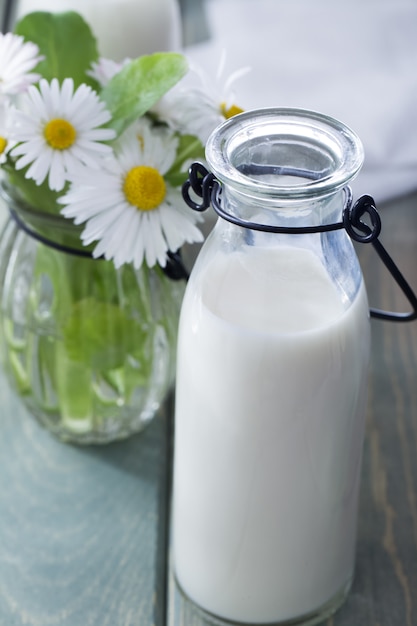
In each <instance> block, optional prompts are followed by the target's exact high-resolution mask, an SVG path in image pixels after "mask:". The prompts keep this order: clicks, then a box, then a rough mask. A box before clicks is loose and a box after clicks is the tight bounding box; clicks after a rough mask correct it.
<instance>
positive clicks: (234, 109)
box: [220, 102, 243, 120]
mask: <svg viewBox="0 0 417 626" xmlns="http://www.w3.org/2000/svg"><path fill="white" fill-rule="evenodd" d="M220 111H221V113H222V115H223V116H224V117H225V118H226V119H227V120H228V119H229V118H230V117H233V116H234V115H237V114H238V113H243V109H241V108H240V107H238V106H236V104H232V106H230V107H229V108H227V105H226V103H225V102H222V103H221V105H220Z"/></svg>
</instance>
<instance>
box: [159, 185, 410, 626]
mask: <svg viewBox="0 0 417 626" xmlns="http://www.w3.org/2000/svg"><path fill="white" fill-rule="evenodd" d="M380 214H381V218H382V224H383V229H382V233H381V237H380V239H381V241H382V243H383V244H384V245H385V246H386V248H387V249H388V251H389V252H390V253H391V255H392V256H393V257H394V259H395V261H396V262H397V263H398V265H399V267H400V268H401V270H402V272H403V273H404V275H405V276H406V278H407V279H408V280H409V282H410V284H411V285H412V287H413V288H414V289H415V290H416V291H417V195H412V196H409V197H405V198H401V199H398V200H396V201H395V202H391V203H389V204H386V205H385V206H382V207H380ZM357 250H358V256H359V258H360V261H361V265H362V268H363V272H364V276H365V282H366V284H367V290H368V295H369V300H370V305H371V306H373V307H377V308H385V309H389V310H398V311H407V310H409V309H410V307H409V305H408V303H407V302H406V301H405V298H404V297H403V295H402V293H401V292H400V291H399V289H398V287H397V286H396V285H395V283H394V282H393V280H392V278H391V277H390V276H389V274H388V272H387V271H386V269H385V268H384V266H383V265H382V263H381V261H380V260H379V259H378V257H377V255H376V253H375V251H374V250H373V248H372V246H371V245H369V244H367V245H360V246H358V248H357ZM371 324H372V360H371V368H370V380H369V401H368V413H367V432H366V439H365V444H364V457H363V468H362V485H361V497H360V512H359V523H358V542H357V563H356V573H355V578H354V582H353V587H352V590H351V593H350V595H349V597H348V599H347V601H346V603H345V604H344V605H343V607H342V608H341V609H340V610H339V611H338V612H337V613H336V615H334V616H333V617H332V618H331V619H330V620H327V622H326V624H327V626H417V322H408V323H405V324H399V323H392V322H386V321H380V320H372V322H371ZM167 621H168V625H169V626H206V624H207V622H206V621H205V620H204V619H203V618H201V617H200V616H199V615H198V613H196V611H195V610H194V608H193V607H192V606H191V604H190V603H189V602H187V601H186V600H184V599H183V597H182V596H181V594H180V593H179V590H178V589H177V587H176V584H175V580H174V578H173V576H172V571H170V572H169V602H168V620H167Z"/></svg>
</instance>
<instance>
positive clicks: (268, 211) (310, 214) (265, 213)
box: [221, 185, 347, 228]
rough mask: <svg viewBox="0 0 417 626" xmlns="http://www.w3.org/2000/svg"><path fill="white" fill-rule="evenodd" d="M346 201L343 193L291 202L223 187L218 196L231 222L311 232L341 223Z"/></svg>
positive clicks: (345, 195)
mask: <svg viewBox="0 0 417 626" xmlns="http://www.w3.org/2000/svg"><path fill="white" fill-rule="evenodd" d="M346 200H347V194H346V192H345V190H344V189H339V190H337V191H335V192H334V193H332V194H326V195H317V196H315V197H310V198H304V199H293V200H291V199H290V200H289V199H285V200H283V199H280V198H273V197H272V198H271V197H268V198H265V197H261V196H249V195H247V194H244V193H242V192H241V191H239V190H236V189H234V188H232V187H231V186H230V185H224V186H223V187H222V194H221V206H222V208H223V210H224V211H225V212H226V213H228V214H230V215H231V216H233V217H234V218H238V220H242V221H243V222H255V223H257V224H260V225H264V226H267V227H283V228H306V227H307V228H312V227H320V226H324V225H328V224H334V223H337V222H340V221H341V219H342V213H343V208H344V206H345V203H346Z"/></svg>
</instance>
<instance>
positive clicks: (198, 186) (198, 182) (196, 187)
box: [182, 162, 219, 212]
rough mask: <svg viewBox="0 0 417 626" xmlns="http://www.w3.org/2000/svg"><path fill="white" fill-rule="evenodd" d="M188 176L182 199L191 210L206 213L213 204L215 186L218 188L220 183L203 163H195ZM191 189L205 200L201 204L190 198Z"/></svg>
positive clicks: (183, 187)
mask: <svg viewBox="0 0 417 626" xmlns="http://www.w3.org/2000/svg"><path fill="white" fill-rule="evenodd" d="M188 175H189V178H188V180H187V181H186V182H185V183H184V184H183V186H182V197H183V199H184V200H185V202H186V204H188V206H189V207H190V208H191V209H194V211H200V212H201V211H205V210H206V209H208V208H209V206H210V203H211V199H212V190H213V185H214V184H216V185H217V186H218V185H219V183H218V182H217V180H216V178H215V177H214V175H213V174H212V173H211V172H209V171H208V170H207V169H206V168H205V167H204V165H203V164H202V163H198V162H197V163H193V164H192V165H191V167H190V169H189V171H188ZM190 189H192V190H193V191H194V193H195V194H196V195H197V196H199V197H200V198H202V199H203V201H202V202H201V203H200V204H198V203H197V202H194V200H192V198H191V197H190Z"/></svg>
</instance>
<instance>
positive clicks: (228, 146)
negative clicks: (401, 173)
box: [206, 108, 364, 199]
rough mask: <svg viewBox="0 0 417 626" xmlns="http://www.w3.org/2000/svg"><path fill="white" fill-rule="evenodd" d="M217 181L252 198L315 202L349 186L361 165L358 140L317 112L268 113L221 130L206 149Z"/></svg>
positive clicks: (240, 118)
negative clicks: (314, 200) (308, 200)
mask: <svg viewBox="0 0 417 626" xmlns="http://www.w3.org/2000/svg"><path fill="white" fill-rule="evenodd" d="M206 159H207V162H208V164H209V167H210V169H211V171H212V172H213V174H214V175H215V176H216V178H217V179H218V180H219V181H220V182H221V183H225V184H228V185H230V186H231V187H232V188H234V189H236V190H237V191H240V192H242V193H244V194H246V195H250V196H253V197H269V198H276V199H279V198H283V199H290V198H311V197H317V196H324V195H329V194H332V193H335V192H336V191H338V190H339V189H341V188H343V187H344V186H346V185H347V184H348V183H349V182H350V181H351V180H352V179H353V178H354V177H355V176H356V174H357V173H358V172H359V170H360V168H361V166H362V164H363V159H364V155H363V147H362V143H361V141H360V139H359V137H358V136H357V135H356V134H355V133H354V132H353V131H352V130H351V129H350V128H349V127H348V126H346V125H345V124H343V123H342V122H340V121H338V120H336V119H334V118H331V117H329V116H327V115H322V114H320V113H317V112H315V111H308V110H304V109H293V108H266V109H255V110H252V111H246V112H245V113H240V114H239V115H236V116H234V117H232V118H230V119H229V120H227V121H226V122H224V123H223V124H221V125H220V126H219V127H218V128H217V129H216V130H215V131H214V132H213V133H212V134H211V136H210V137H209V139H208V141H207V144H206Z"/></svg>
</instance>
